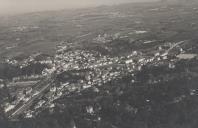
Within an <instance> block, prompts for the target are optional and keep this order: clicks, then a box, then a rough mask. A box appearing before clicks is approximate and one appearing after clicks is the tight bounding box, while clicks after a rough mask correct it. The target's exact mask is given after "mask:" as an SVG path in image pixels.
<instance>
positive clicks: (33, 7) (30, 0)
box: [0, 0, 153, 15]
mask: <svg viewBox="0 0 198 128" xmlns="http://www.w3.org/2000/svg"><path fill="white" fill-rule="evenodd" d="M143 1H153V0H0V15H3V14H15V13H26V12H36V11H45V10H58V9H64V8H65V9H68V8H81V7H91V6H99V5H111V4H118V3H125V2H143Z"/></svg>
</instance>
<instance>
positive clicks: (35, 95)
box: [9, 76, 53, 119]
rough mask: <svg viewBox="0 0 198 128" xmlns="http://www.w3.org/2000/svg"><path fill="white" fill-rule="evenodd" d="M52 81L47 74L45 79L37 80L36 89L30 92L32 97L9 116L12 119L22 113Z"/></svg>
mask: <svg viewBox="0 0 198 128" xmlns="http://www.w3.org/2000/svg"><path fill="white" fill-rule="evenodd" d="M46 83H47V84H46ZM52 83H53V81H52V79H51V77H49V76H48V77H46V79H44V80H42V81H40V82H38V83H37V84H36V86H37V87H36V89H34V91H33V93H32V97H31V98H30V99H29V100H28V101H27V102H25V103H24V104H23V105H22V106H20V107H18V108H17V109H16V110H15V111H13V112H12V113H11V114H10V115H9V118H11V119H14V118H16V117H17V116H18V115H20V114H21V113H23V112H24V111H25V110H27V109H28V108H29V107H30V106H31V104H32V103H33V102H34V101H35V100H36V99H38V98H39V97H41V96H42V95H43V93H44V92H45V91H46V90H47V89H48V88H49V87H50V86H51V84H52ZM39 87H42V88H39ZM38 88H39V91H38ZM37 91H38V92H37ZM35 92H37V93H35Z"/></svg>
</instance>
